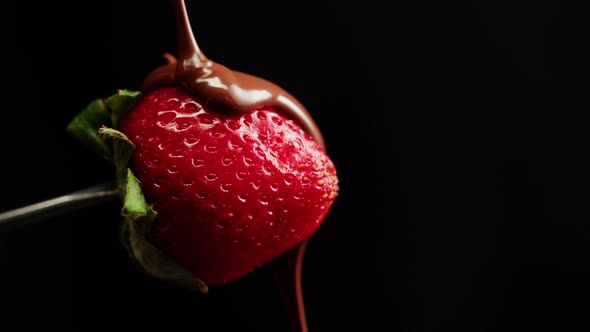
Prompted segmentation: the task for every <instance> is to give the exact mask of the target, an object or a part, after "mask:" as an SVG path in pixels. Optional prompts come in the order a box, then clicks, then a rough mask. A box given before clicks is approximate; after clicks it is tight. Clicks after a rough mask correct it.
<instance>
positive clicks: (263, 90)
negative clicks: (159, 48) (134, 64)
mask: <svg viewBox="0 0 590 332" xmlns="http://www.w3.org/2000/svg"><path fill="white" fill-rule="evenodd" d="M172 4H173V6H174V12H175V14H176V20H177V23H178V39H179V40H178V43H179V47H178V51H179V52H178V61H176V60H175V59H173V58H169V59H168V64H166V65H164V66H162V67H159V68H157V69H156V70H154V71H153V72H152V73H150V74H149V75H148V76H147V78H146V79H145V80H144V82H143V86H142V90H144V91H149V90H151V89H154V88H157V87H160V86H163V85H169V84H177V85H182V86H184V87H186V88H187V89H188V90H189V91H190V92H191V93H192V94H193V95H194V96H196V97H198V98H199V99H200V100H201V101H203V102H204V103H206V104H207V105H209V106H211V107H212V109H214V110H216V111H218V112H223V113H225V114H232V113H246V112H251V111H253V110H255V109H257V108H260V107H264V106H266V107H273V108H275V109H276V110H277V111H279V112H281V113H283V114H284V115H285V116H286V117H288V118H290V119H292V120H294V121H295V122H297V123H298V124H299V125H300V126H301V127H302V128H303V129H304V130H305V131H306V132H307V133H308V134H310V135H311V137H313V139H314V140H315V141H316V142H317V143H318V144H320V145H321V146H322V147H323V146H324V140H323V138H322V134H321V133H320V130H319V129H318V127H317V125H316V124H315V122H314V121H313V119H312V118H311V116H310V115H309V113H308V112H307V110H306V109H305V107H304V106H303V105H302V104H301V103H300V102H299V101H297V99H295V98H294V97H293V96H292V95H291V94H289V93H288V92H287V91H285V90H284V89H282V88H281V87H279V86H278V85H276V84H274V83H272V82H269V81H267V80H264V79H262V78H259V77H256V76H253V75H249V74H245V73H242V72H238V71H233V70H230V69H228V68H227V67H225V66H223V65H220V64H218V63H215V62H213V61H211V60H209V59H207V57H206V56H205V54H203V52H202V51H201V49H200V48H199V46H198V44H197V42H196V40H195V37H194V35H193V32H192V29H191V25H190V21H189V18H188V15H187V11H186V5H185V3H184V0H173V1H172Z"/></svg>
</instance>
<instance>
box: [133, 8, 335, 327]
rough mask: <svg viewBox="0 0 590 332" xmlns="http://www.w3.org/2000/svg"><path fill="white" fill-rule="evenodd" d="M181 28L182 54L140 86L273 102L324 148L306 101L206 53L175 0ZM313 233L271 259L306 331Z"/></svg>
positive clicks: (225, 100) (228, 108) (208, 99)
mask: <svg viewBox="0 0 590 332" xmlns="http://www.w3.org/2000/svg"><path fill="white" fill-rule="evenodd" d="M171 4H172V9H173V11H174V14H175V16H176V22H177V25H178V26H177V28H178V32H177V33H178V60H177V59H176V58H174V56H172V55H170V54H165V55H164V56H165V58H166V59H167V64H165V65H163V66H161V67H159V68H157V69H155V70H154V71H152V72H151V73H150V74H149V75H148V76H147V77H146V79H145V80H144V82H143V85H142V91H143V92H148V91H150V90H152V89H156V88H158V87H161V86H166V85H181V86H184V87H185V88H186V89H187V90H188V91H189V93H191V94H192V95H193V96H195V97H196V98H198V99H199V100H200V101H201V102H204V103H205V104H206V105H208V106H210V107H211V108H212V109H214V110H216V111H218V112H222V113H225V114H239V113H247V112H251V111H253V110H255V109H257V108H260V107H272V108H274V109H275V110H277V111H278V112H280V113H282V114H283V115H285V116H286V117H287V118H290V119H292V120H293V121H295V122H296V123H297V124H299V126H301V128H303V130H305V131H306V132H307V133H308V134H309V135H311V137H312V138H313V139H314V140H315V141H316V142H317V143H318V144H319V145H320V146H322V147H324V148H325V145H324V139H323V137H322V134H321V132H320V130H319V128H318V127H317V125H316V124H315V122H314V121H313V119H312V117H311V115H310V114H309V113H308V111H307V110H306V109H305V107H304V106H303V105H302V104H301V103H300V102H299V101H298V100H297V99H295V98H294V97H293V96H292V95H291V94H290V93H288V92H287V91H285V90H284V89H282V88H281V87H279V86H278V85H276V84H274V83H272V82H270V81H267V80H264V79H262V78H259V77H256V76H253V75H249V74H246V73H242V72H238V71H233V70H230V69H228V68H227V67H225V66H223V65H220V64H218V63H215V62H213V61H211V60H210V59H208V58H207V57H206V56H205V54H204V53H203V52H202V51H201V49H200V48H199V46H198V44H197V41H196V39H195V37H194V34H193V30H192V28H191V24H190V20H189V17H188V13H187V10H186V4H185V1H184V0H172V1H171ZM308 242H309V239H308V240H306V241H304V242H303V243H301V244H299V245H297V246H296V247H295V248H293V249H291V250H289V251H288V252H286V253H285V254H283V255H282V256H280V257H279V258H277V259H275V260H274V261H272V262H270V263H269V264H268V267H270V269H271V270H272V271H273V274H274V276H275V278H276V282H277V284H278V285H279V288H280V289H281V291H282V294H283V298H284V300H285V302H286V305H287V308H288V312H289V314H290V316H291V318H292V320H293V328H294V330H295V331H297V332H308V328H307V320H306V314H305V306H304V301H303V291H302V286H301V284H302V283H301V273H302V265H303V256H304V253H305V248H306V247H307V243H308Z"/></svg>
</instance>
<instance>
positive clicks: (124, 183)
mask: <svg viewBox="0 0 590 332" xmlns="http://www.w3.org/2000/svg"><path fill="white" fill-rule="evenodd" d="M139 98H141V93H140V92H135V91H129V90H118V91H117V94H115V95H113V96H110V97H107V98H104V99H97V100H94V101H93V102H91V103H90V104H88V106H86V107H85V108H84V109H83V110H82V112H80V113H79V114H78V115H77V116H76V117H75V118H74V119H73V120H72V121H71V122H70V123H69V124H68V127H67V130H68V131H69V132H70V133H71V134H73V135H74V136H75V137H76V138H78V139H79V140H80V141H82V142H83V143H85V144H86V145H88V146H89V147H91V148H92V149H94V150H95V151H96V152H97V153H99V154H100V155H101V156H102V157H104V158H106V159H108V160H110V161H111V162H112V163H113V166H114V168H115V173H116V176H117V183H118V187H119V191H121V193H122V196H123V209H122V211H121V215H122V216H123V224H122V227H121V235H122V242H123V244H124V245H125V248H126V249H127V252H128V253H129V255H130V256H131V258H132V260H133V261H134V262H136V263H137V264H138V265H139V267H140V268H141V269H142V270H143V271H145V272H146V273H147V274H149V275H151V276H153V277H155V278H158V279H161V280H164V281H167V282H170V283H174V284H177V285H179V286H182V287H185V288H189V289H194V290H198V291H201V292H203V293H206V292H207V290H208V289H207V285H205V283H203V282H202V281H201V280H199V279H198V278H197V277H195V276H194V275H193V274H192V273H190V272H188V271H187V270H185V269H184V268H182V267H181V266H180V265H179V264H177V263H176V262H174V261H173V260H172V259H170V258H168V257H167V256H166V255H164V254H163V253H162V252H161V251H160V250H159V249H158V248H156V247H155V246H154V245H152V244H151V243H150V241H149V237H150V232H151V229H152V225H153V223H154V219H155V218H156V211H154V209H153V208H152V207H151V206H150V205H148V204H147V202H146V200H145V197H144V195H143V192H142V190H141V185H140V183H139V181H138V180H137V178H136V177H135V175H134V174H133V172H132V171H131V170H130V169H129V168H128V164H129V160H130V159H131V156H132V155H133V151H134V150H135V144H133V142H132V141H131V140H130V139H129V138H128V137H127V136H126V135H125V134H124V133H122V132H120V131H119V130H117V129H118V127H119V125H120V123H121V121H122V120H123V118H124V117H125V115H126V114H127V113H128V112H129V111H130V110H131V108H132V107H133V105H135V103H136V102H137V101H138V100H139Z"/></svg>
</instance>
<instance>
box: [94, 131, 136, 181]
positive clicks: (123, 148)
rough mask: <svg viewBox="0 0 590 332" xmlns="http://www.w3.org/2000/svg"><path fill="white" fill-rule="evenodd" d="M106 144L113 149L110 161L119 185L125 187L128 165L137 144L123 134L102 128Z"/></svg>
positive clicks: (101, 133)
mask: <svg viewBox="0 0 590 332" xmlns="http://www.w3.org/2000/svg"><path fill="white" fill-rule="evenodd" d="M98 133H99V134H100V135H101V137H102V138H103V140H104V141H105V143H107V145H108V146H109V147H110V148H111V151H112V153H111V155H110V158H109V159H110V160H111V161H112V162H113V166H115V173H116V175H117V183H118V184H119V186H120V187H121V186H123V185H124V184H125V183H126V181H127V164H129V160H130V159H131V156H132V155H133V151H135V144H133V142H131V140H129V138H127V136H125V134H123V133H122V132H120V131H118V130H116V129H113V128H108V127H102V128H100V129H99V130H98Z"/></svg>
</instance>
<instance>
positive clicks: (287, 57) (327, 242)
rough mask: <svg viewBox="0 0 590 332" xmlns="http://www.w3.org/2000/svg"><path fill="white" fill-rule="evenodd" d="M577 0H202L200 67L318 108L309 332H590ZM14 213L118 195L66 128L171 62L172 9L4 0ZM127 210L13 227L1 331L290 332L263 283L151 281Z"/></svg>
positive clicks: (2, 235)
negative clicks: (138, 265)
mask: <svg viewBox="0 0 590 332" xmlns="http://www.w3.org/2000/svg"><path fill="white" fill-rule="evenodd" d="M581 3H582V2H564V1H556V0H554V1H524V0H515V1H507V0H499V1H498V0H496V1H492V0H483V1H477V2H473V3H472V2H467V1H454V2H445V1H434V0H429V1H396V2H394V3H391V4H388V5H387V6H389V7H385V5H378V4H373V3H371V2H367V1H364V2H360V3H356V2H351V3H349V4H346V3H339V4H338V5H328V4H325V5H322V4H321V3H319V2H314V3H304V2H286V3H283V2H276V3H274V4H267V3H259V2H240V3H237V4H233V3H226V2H204V1H202V2H201V1H188V7H189V12H190V16H191V19H192V21H193V26H194V29H195V33H196V35H197V38H198V40H199V43H200V46H201V48H202V49H203V50H204V51H205V54H207V56H208V57H209V58H211V59H213V60H214V61H216V62H219V63H222V64H225V65H227V66H229V67H230V68H233V69H237V70H241V71H245V72H249V73H252V74H255V75H258V76H261V77H264V78H267V79H270V80H272V81H274V82H276V83H278V84H279V85H281V86H283V87H284V88H286V89H287V90H289V91H290V92H292V93H293V94H294V95H295V96H297V97H298V99H300V101H302V102H303V103H304V104H305V105H306V106H307V108H308V109H309V110H310V112H311V113H312V115H313V116H314V118H315V119H316V122H317V123H318V125H319V126H320V128H321V129H322V131H323V134H324V138H325V139H326V143H327V146H328V152H329V154H330V155H331V157H332V159H333V161H334V162H335V163H336V166H337V168H338V172H339V173H338V174H339V178H340V182H341V193H340V196H339V197H338V199H337V201H336V203H335V204H334V206H333V209H332V212H331V214H330V216H329V217H328V219H327V220H326V222H325V223H324V225H323V226H322V227H321V228H320V230H319V232H318V233H317V235H316V236H315V237H314V239H313V241H312V242H311V245H310V247H309V250H308V254H307V256H306V260H305V268H304V290H305V293H306V300H307V310H308V319H309V325H310V330H311V331H312V332H315V331H512V330H514V331H588V330H590V320H589V319H588V312H589V309H590V289H589V286H588V285H589V282H590V263H589V257H588V254H589V252H590V250H589V249H590V225H589V223H588V217H589V213H588V202H589V197H588V196H589V195H588V192H589V190H590V189H589V188H590V187H589V186H588V175H587V173H588V169H589V167H588V166H589V165H588V162H587V160H586V159H587V158H586V154H587V153H588V139H589V134H588V126H589V125H590V113H589V110H590V107H589V106H590V105H589V98H588V91H589V90H588V88H589V84H588V83H589V82H588V77H589V74H590V72H589V67H588V61H589V59H590V52H589V50H590V49H589V43H590V40H589V38H588V37H589V33H590V27H589V26H588V11H587V10H585V8H583V6H582V5H580V4H581ZM0 21H1V22H2V23H0V24H2V35H1V36H0V37H1V38H2V40H1V53H2V57H3V61H2V70H1V71H0V84H2V86H1V89H0V110H1V111H0V123H2V126H1V129H0V149H1V150H0V151H1V152H0V153H1V154H0V156H1V158H2V160H1V164H0V165H1V167H2V173H1V176H2V185H1V186H0V194H1V195H2V200H1V201H0V210H8V209H11V208H15V207H18V206H21V205H23V204H27V203H32V202H36V201H38V200H42V199H47V198H51V197H54V196H57V195H61V194H65V193H68V192H70V191H73V190H77V189H81V188H84V187H87V186H90V185H94V184H97V183H100V182H102V181H105V180H108V179H110V177H111V173H110V168H109V166H108V165H107V164H106V163H104V162H102V161H101V160H99V159H98V158H97V157H95V156H94V155H93V154H92V153H91V152H89V151H86V150H85V149H84V148H83V147H81V146H80V145H79V144H78V143H77V142H76V141H75V140H73V139H72V138H71V137H70V136H68V135H67V134H66V133H65V130H64V128H65V125H66V124H67V122H68V121H69V120H70V118H71V117H72V116H73V115H74V114H75V113H76V112H77V111H78V110H80V109H81V108H82V107H83V106H84V105H85V104H86V103H87V102H88V101H90V100H92V99H94V98H96V97H101V96H106V95H109V94H111V93H112V92H113V91H114V90H115V89H117V88H129V89H136V88H137V87H138V85H139V83H140V82H141V80H142V79H143V77H144V75H145V74H146V73H147V72H149V71H150V70H151V69H152V68H154V67H155V66H157V65H159V64H161V63H162V61H163V60H162V58H161V54H162V53H163V52H173V53H174V52H175V48H176V41H175V28H174V21H173V18H172V15H171V13H170V11H169V8H168V6H167V4H166V2H165V1H140V0H127V1H110V2H108V1H77V2H74V1H26V2H25V1H22V2H20V3H19V4H15V3H11V4H8V5H6V4H4V5H2V12H1V19H0ZM117 214H118V206H117V204H110V205H104V206H101V207H96V208H89V209H87V210H84V211H80V212H76V213H73V214H71V215H67V216H63V217H58V218H53V219H51V221H47V222H44V223H41V224H36V225H32V226H29V227H23V228H19V229H16V230H12V231H10V232H8V231H3V232H0V331H47V330H59V331H105V330H106V331H109V330H119V329H125V330H128V331H131V330H133V331H135V330H137V331H175V330H178V331H180V330H183V331H184V330H192V331H287V329H288V320H287V316H286V314H285V312H284V311H283V309H282V305H281V302H280V299H279V297H278V294H277V291H276V289H275V288H273V285H272V283H271V279H270V276H269V275H268V273H267V272H266V271H265V270H264V269H262V270H259V271H256V272H254V273H252V274H251V275H249V276H248V277H246V278H244V279H242V280H240V281H238V282H235V283H232V284H230V285H227V286H224V287H216V288H213V289H212V291H211V293H210V294H208V295H205V296H202V295H196V294H192V293H188V292H186V291H184V290H180V289H177V288H174V287H171V286H168V285H163V284H161V283H160V282H158V281H155V280H152V279H150V278H148V277H146V276H144V275H143V274H141V273H140V272H138V271H137V270H136V269H135V267H134V266H133V265H132V264H130V261H129V260H128V259H127V257H126V255H125V253H124V252H123V250H122V248H121V246H120V245H119V243H118V241H117V222H118V218H117Z"/></svg>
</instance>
